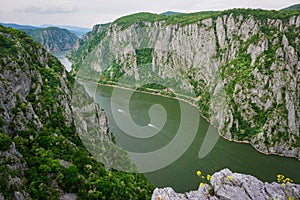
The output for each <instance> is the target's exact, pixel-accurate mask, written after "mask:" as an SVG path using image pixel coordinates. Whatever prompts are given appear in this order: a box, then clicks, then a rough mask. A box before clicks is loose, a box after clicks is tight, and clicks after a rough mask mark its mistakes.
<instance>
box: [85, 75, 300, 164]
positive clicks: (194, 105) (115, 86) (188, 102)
mask: <svg viewBox="0 0 300 200" xmlns="http://www.w3.org/2000/svg"><path fill="white" fill-rule="evenodd" d="M79 81H81V80H80V79H79ZM84 82H88V83H92V84H95V85H97V86H98V85H100V86H104V87H112V88H120V89H124V90H130V91H135V92H140V93H144V94H150V95H156V96H161V97H166V98H170V99H176V100H179V101H183V102H185V103H187V104H189V105H191V106H193V107H195V108H196V109H197V110H198V112H199V113H200V116H201V117H202V118H203V119H205V120H206V121H207V122H208V123H209V124H210V125H212V124H211V122H210V120H209V119H207V118H206V117H205V116H203V115H202V114H201V111H200V109H199V107H198V106H197V105H196V104H194V103H192V102H190V101H188V100H186V99H182V98H180V97H177V96H175V97H172V96H168V95H164V94H161V93H159V92H157V93H155V92H150V91H143V90H133V89H131V88H128V87H125V86H120V85H110V84H104V83H94V82H92V81H86V80H85V81H84ZM152 90H153V91H155V89H152ZM174 94H175V95H176V93H174ZM190 98H191V99H192V97H190ZM212 126H213V127H214V128H216V127H215V126H214V125H212ZM216 129H217V131H218V134H219V136H220V137H221V138H223V139H225V140H227V141H229V142H236V143H240V144H250V145H251V146H252V147H253V148H254V149H255V150H256V151H258V152H260V153H262V154H265V155H274V156H280V157H286V158H295V159H296V160H298V161H300V158H298V157H296V156H288V155H284V154H279V153H272V152H264V151H263V150H260V149H258V148H257V147H255V146H254V144H252V143H251V142H250V141H248V140H236V139H229V138H226V137H224V136H223V135H221V134H220V131H219V130H218V128H216Z"/></svg>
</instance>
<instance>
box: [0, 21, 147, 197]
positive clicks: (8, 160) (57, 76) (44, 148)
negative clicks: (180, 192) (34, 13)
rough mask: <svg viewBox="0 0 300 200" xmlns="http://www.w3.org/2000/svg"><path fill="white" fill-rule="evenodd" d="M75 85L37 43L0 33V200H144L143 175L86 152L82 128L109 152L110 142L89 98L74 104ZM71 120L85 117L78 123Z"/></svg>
mask: <svg viewBox="0 0 300 200" xmlns="http://www.w3.org/2000/svg"><path fill="white" fill-rule="evenodd" d="M75 84H78V83H77V82H75V80H74V78H73V77H71V76H70V74H68V72H66V70H65V69H64V67H63V66H62V65H61V63H60V62H59V61H58V60H57V59H56V58H55V57H53V56H51V55H50V54H49V53H48V52H47V51H46V50H45V49H44V48H43V47H42V46H41V45H40V44H38V43H36V42H34V41H33V40H32V39H31V38H30V37H29V36H27V35H26V34H25V33H23V32H20V31H17V30H15V29H11V28H4V27H2V26H0V199H18V200H19V199H76V198H81V199H99V198H101V199H116V198H123V199H138V198H139V199H149V197H150V195H151V192H152V190H153V187H152V186H151V185H150V184H149V183H148V182H147V180H146V179H145V178H144V177H143V176H142V175H140V174H127V173H122V172H117V171H113V170H108V168H107V166H104V165H103V164H101V163H99V162H97V159H100V158H101V159H106V157H105V156H101V155H99V158H98V157H97V158H94V157H92V156H91V154H90V153H89V152H88V150H87V149H86V148H85V146H84V144H83V141H82V140H81V139H82V138H80V134H81V133H84V130H86V126H85V125H86V124H87V123H89V125H91V126H93V127H96V131H95V133H96V134H97V135H96V136H94V138H93V139H96V140H97V142H98V143H101V144H102V143H103V144H106V143H110V144H111V146H113V145H114V143H113V141H112V140H113V136H112V133H111V132H110V131H109V129H108V125H107V124H108V122H107V119H106V116H105V113H104V111H103V110H102V108H101V107H100V106H99V105H97V104H94V103H93V101H92V99H91V98H85V99H86V101H85V102H80V105H77V106H76V104H72V99H73V98H72V96H73V90H72V88H73V87H74V85H75ZM76 88H77V90H76V92H77V94H80V96H82V97H83V96H88V95H87V94H86V92H85V90H84V88H83V86H81V85H78V86H77V87H76ZM91 108H92V109H91ZM73 113H81V114H86V115H89V116H90V118H89V120H86V121H80V123H78V121H77V122H76V119H78V117H77V118H76V116H79V117H80V116H81V115H74V114H73ZM75 124H76V126H75ZM113 147H114V146H113ZM114 150H115V149H114ZM109 159H112V158H107V160H109ZM123 160H126V157H125V156H124V158H123Z"/></svg>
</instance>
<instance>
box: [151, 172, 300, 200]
mask: <svg viewBox="0 0 300 200" xmlns="http://www.w3.org/2000/svg"><path fill="white" fill-rule="evenodd" d="M299 198H300V185H296V184H293V183H286V184H279V183H263V182H261V181H260V180H258V179H257V178H255V177H253V176H250V175H244V174H239V173H233V172H231V171H230V170H229V169H223V170H221V171H220V172H216V173H215V174H214V175H212V177H211V181H209V183H208V184H203V185H202V184H201V186H199V189H198V190H197V191H191V192H187V193H185V194H179V193H176V192H175V191H174V190H173V189H172V188H163V189H158V188H156V189H155V190H154V192H153V196H152V200H159V199H165V200H178V199H185V200H187V199H190V200H192V199H194V200H206V199H214V200H218V199H231V200H234V199H243V200H246V199H247V200H248V199H299Z"/></svg>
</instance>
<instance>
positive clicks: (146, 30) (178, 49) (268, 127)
mask: <svg viewBox="0 0 300 200" xmlns="http://www.w3.org/2000/svg"><path fill="white" fill-rule="evenodd" d="M243 12H244V11H243V10H242V11H232V12H231V11H227V12H226V13H221V14H219V15H214V16H213V17H209V16H207V17H205V19H199V20H198V21H195V20H194V21H192V22H190V23H188V22H187V23H184V24H183V23H180V22H178V23H176V22H169V21H168V19H169V18H163V19H158V20H153V19H144V20H139V21H138V20H136V22H132V23H131V24H130V25H127V26H124V24H123V25H122V24H119V23H118V20H117V21H116V22H115V23H112V24H110V25H106V27H103V26H101V25H99V26H97V27H95V28H94V30H93V32H92V33H93V34H94V35H98V36H99V37H98V39H99V40H98V41H96V40H95V39H94V38H93V39H92V40H91V41H89V39H88V38H86V41H85V42H84V43H83V45H82V46H81V47H80V48H79V50H78V52H85V54H84V55H83V56H81V57H80V58H78V57H77V58H74V60H76V59H77V60H76V65H77V67H81V70H83V71H84V70H86V71H88V70H87V68H89V70H90V69H92V70H93V71H96V72H99V73H102V74H105V75H106V80H112V81H115V82H117V80H118V79H117V78H118V77H117V78H116V74H122V73H119V72H120V71H121V72H123V73H124V74H125V76H131V77H133V78H134V79H136V80H143V79H147V76H148V77H149V76H152V75H150V73H149V70H148V71H147V70H145V69H146V68H147V67H148V68H149V69H151V70H150V71H151V73H154V74H155V75H156V76H158V77H159V78H161V79H162V80H170V79H172V80H176V78H177V75H176V73H171V72H170V71H171V70H174V71H176V72H178V73H179V74H180V75H181V77H185V79H184V80H183V81H182V84H181V86H180V87H181V89H183V90H185V91H193V92H194V93H195V94H196V96H198V97H199V98H198V100H199V99H200V100H199V102H198V106H199V109H200V111H202V113H203V115H204V116H205V117H207V118H208V119H209V120H210V121H211V123H212V124H214V125H215V126H216V127H217V128H218V129H219V131H220V134H221V135H222V136H223V137H225V138H227V139H229V140H243V141H249V142H251V144H252V145H254V146H255V147H256V148H257V149H259V150H261V151H263V152H265V153H274V154H280V155H285V156H295V157H297V158H300V147H299V145H300V144H299V141H300V138H299V127H300V112H299V110H300V102H299V97H300V90H299V88H300V83H299V80H300V71H299V70H300V55H299V54H300V46H299V41H300V36H299V35H300V34H299V33H300V15H299V14H298V15H297V14H294V15H290V16H288V15H287V16H285V17H282V16H281V17H277V15H275V16H272V15H271V14H270V12H268V11H249V12H247V13H246V14H245V13H243ZM256 12H258V13H259V14H257V13H256ZM154 17H155V16H154ZM136 19H138V17H136ZM124 21H125V20H124ZM107 26H108V27H107ZM100 36H101V37H100ZM89 42H90V43H89ZM91 43H93V46H92V45H91ZM87 47H88V48H87ZM145 50H149V51H145ZM141 52H146V53H143V54H142V55H141ZM147 52H148V53H147ZM141 56H144V57H146V58H147V59H148V60H147V59H146V62H144V61H145V59H144V60H143V58H141ZM149 60H150V61H149ZM112 63H114V64H112ZM114 66H117V68H116V67H114ZM149 66H150V67H149ZM170 69H171V70H170ZM145 71H146V74H145ZM98 77H99V76H98ZM102 78H103V77H102ZM99 79H100V78H99Z"/></svg>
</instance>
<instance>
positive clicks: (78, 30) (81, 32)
mask: <svg viewBox="0 0 300 200" xmlns="http://www.w3.org/2000/svg"><path fill="white" fill-rule="evenodd" d="M40 27H41V28H49V27H58V28H63V29H67V30H69V31H70V32H72V33H74V34H75V35H77V36H78V37H82V36H83V35H84V34H86V33H87V32H89V31H91V30H92V29H91V28H82V27H78V26H69V25H50V24H44V25H42V26H40Z"/></svg>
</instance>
